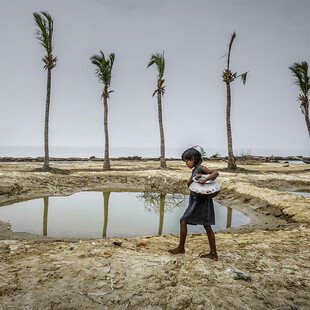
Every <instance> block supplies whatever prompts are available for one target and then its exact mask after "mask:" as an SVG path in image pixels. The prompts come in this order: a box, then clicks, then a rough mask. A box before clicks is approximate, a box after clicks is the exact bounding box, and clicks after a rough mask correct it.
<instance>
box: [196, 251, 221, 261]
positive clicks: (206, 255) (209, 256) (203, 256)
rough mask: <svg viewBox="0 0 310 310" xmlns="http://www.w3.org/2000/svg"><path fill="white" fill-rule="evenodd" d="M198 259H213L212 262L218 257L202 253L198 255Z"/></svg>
mask: <svg viewBox="0 0 310 310" xmlns="http://www.w3.org/2000/svg"><path fill="white" fill-rule="evenodd" d="M199 257H201V258H211V259H213V260H215V261H216V260H218V256H217V254H216V253H211V252H210V253H208V254H203V252H202V253H200V254H199Z"/></svg>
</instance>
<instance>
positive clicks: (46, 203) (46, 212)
mask: <svg viewBox="0 0 310 310" xmlns="http://www.w3.org/2000/svg"><path fill="white" fill-rule="evenodd" d="M43 199H44V211H43V236H47V219H48V197H44V198H43Z"/></svg>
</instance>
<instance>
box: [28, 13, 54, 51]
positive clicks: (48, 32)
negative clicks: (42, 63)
mask: <svg viewBox="0 0 310 310" xmlns="http://www.w3.org/2000/svg"><path fill="white" fill-rule="evenodd" d="M33 17H34V21H35V23H36V25H37V26H38V30H37V31H36V35H37V39H38V40H39V41H40V44H41V45H42V46H43V47H44V49H45V50H46V53H47V55H51V54H52V52H53V46H52V40H53V19H52V17H51V16H50V15H49V14H48V13H47V12H40V13H37V12H34V13H33Z"/></svg>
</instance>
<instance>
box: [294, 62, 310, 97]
mask: <svg viewBox="0 0 310 310" xmlns="http://www.w3.org/2000/svg"><path fill="white" fill-rule="evenodd" d="M289 69H290V70H291V71H292V73H293V76H294V77H295V81H294V84H296V85H297V86H298V87H299V89H300V90H301V92H302V93H303V95H304V96H305V97H308V96H309V91H310V80H309V76H308V63H307V62H306V61H302V62H295V63H294V64H293V65H292V66H290V67H289Z"/></svg>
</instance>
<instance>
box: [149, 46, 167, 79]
mask: <svg viewBox="0 0 310 310" xmlns="http://www.w3.org/2000/svg"><path fill="white" fill-rule="evenodd" d="M154 64H155V65H156V68H157V72H158V79H162V77H163V76H164V72H165V52H163V53H162V54H160V53H155V54H152V56H151V59H150V61H149V62H148V65H147V68H149V67H150V66H152V65H154Z"/></svg>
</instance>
